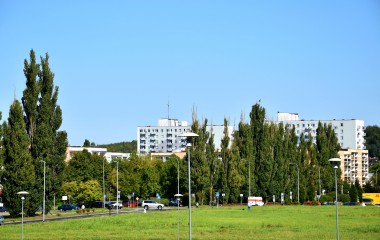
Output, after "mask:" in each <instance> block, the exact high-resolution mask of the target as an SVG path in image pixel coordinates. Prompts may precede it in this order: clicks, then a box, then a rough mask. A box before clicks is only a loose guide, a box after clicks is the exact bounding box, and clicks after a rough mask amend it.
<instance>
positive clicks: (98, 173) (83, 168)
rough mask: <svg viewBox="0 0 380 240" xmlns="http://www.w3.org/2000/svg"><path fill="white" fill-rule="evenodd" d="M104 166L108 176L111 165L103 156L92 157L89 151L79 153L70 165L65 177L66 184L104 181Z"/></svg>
mask: <svg viewBox="0 0 380 240" xmlns="http://www.w3.org/2000/svg"><path fill="white" fill-rule="evenodd" d="M103 166H104V172H105V175H106V176H107V175H108V174H109V173H110V172H111V167H110V165H109V163H108V162H107V161H106V160H105V159H104V157H102V156H98V155H92V154H91V153H89V152H88V151H87V150H83V151H82V152H77V153H75V154H74V156H73V157H72V158H71V160H70V162H69V163H68V165H67V167H66V169H65V172H64V176H65V182H71V181H77V182H86V181H89V180H97V181H98V182H102V181H103Z"/></svg>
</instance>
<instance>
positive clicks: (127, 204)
mask: <svg viewBox="0 0 380 240" xmlns="http://www.w3.org/2000/svg"><path fill="white" fill-rule="evenodd" d="M137 206H141V202H139V201H123V207H137Z"/></svg>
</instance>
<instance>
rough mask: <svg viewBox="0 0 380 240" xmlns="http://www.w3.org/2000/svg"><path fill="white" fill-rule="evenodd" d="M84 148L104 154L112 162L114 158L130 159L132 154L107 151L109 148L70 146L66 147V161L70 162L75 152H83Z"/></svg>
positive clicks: (90, 151) (95, 153) (99, 154)
mask: <svg viewBox="0 0 380 240" xmlns="http://www.w3.org/2000/svg"><path fill="white" fill-rule="evenodd" d="M83 150H87V151H88V152H89V153H90V154H91V155H98V156H102V157H104V158H105V159H106V160H107V161H108V162H111V160H112V159H114V158H122V159H129V157H130V155H131V154H130V153H117V152H107V148H98V147H79V146H68V147H66V159H65V162H69V161H70V160H71V158H72V157H73V156H74V155H75V153H77V152H83Z"/></svg>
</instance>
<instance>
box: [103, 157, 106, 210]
mask: <svg viewBox="0 0 380 240" xmlns="http://www.w3.org/2000/svg"><path fill="white" fill-rule="evenodd" d="M104 160H105V158H103V208H105V207H106V188H105V185H104Z"/></svg>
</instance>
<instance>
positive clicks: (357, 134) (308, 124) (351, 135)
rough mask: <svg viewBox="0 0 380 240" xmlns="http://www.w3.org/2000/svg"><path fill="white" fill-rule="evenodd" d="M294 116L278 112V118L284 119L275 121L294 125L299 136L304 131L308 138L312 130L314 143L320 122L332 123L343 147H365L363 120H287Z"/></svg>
mask: <svg viewBox="0 0 380 240" xmlns="http://www.w3.org/2000/svg"><path fill="white" fill-rule="evenodd" d="M296 116H298V114H297V115H296ZM293 118H294V116H293V117H292V116H288V115H286V114H284V113H278V119H282V121H279V120H278V121H276V122H275V123H277V124H279V123H280V122H282V123H283V124H284V125H286V124H288V125H290V127H293V126H294V127H295V130H296V135H297V136H298V137H299V136H300V135H301V133H304V136H305V137H306V138H307V137H308V133H309V132H310V133H311V135H312V137H313V142H314V143H315V142H316V136H317V128H318V122H321V123H322V124H326V125H329V124H331V125H332V128H333V129H334V131H335V134H336V136H337V138H338V142H339V144H340V145H341V147H342V148H351V149H365V139H364V135H365V133H364V129H365V127H364V121H362V120H355V119H351V120H345V119H343V120H335V119H334V120H287V119H293Z"/></svg>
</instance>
